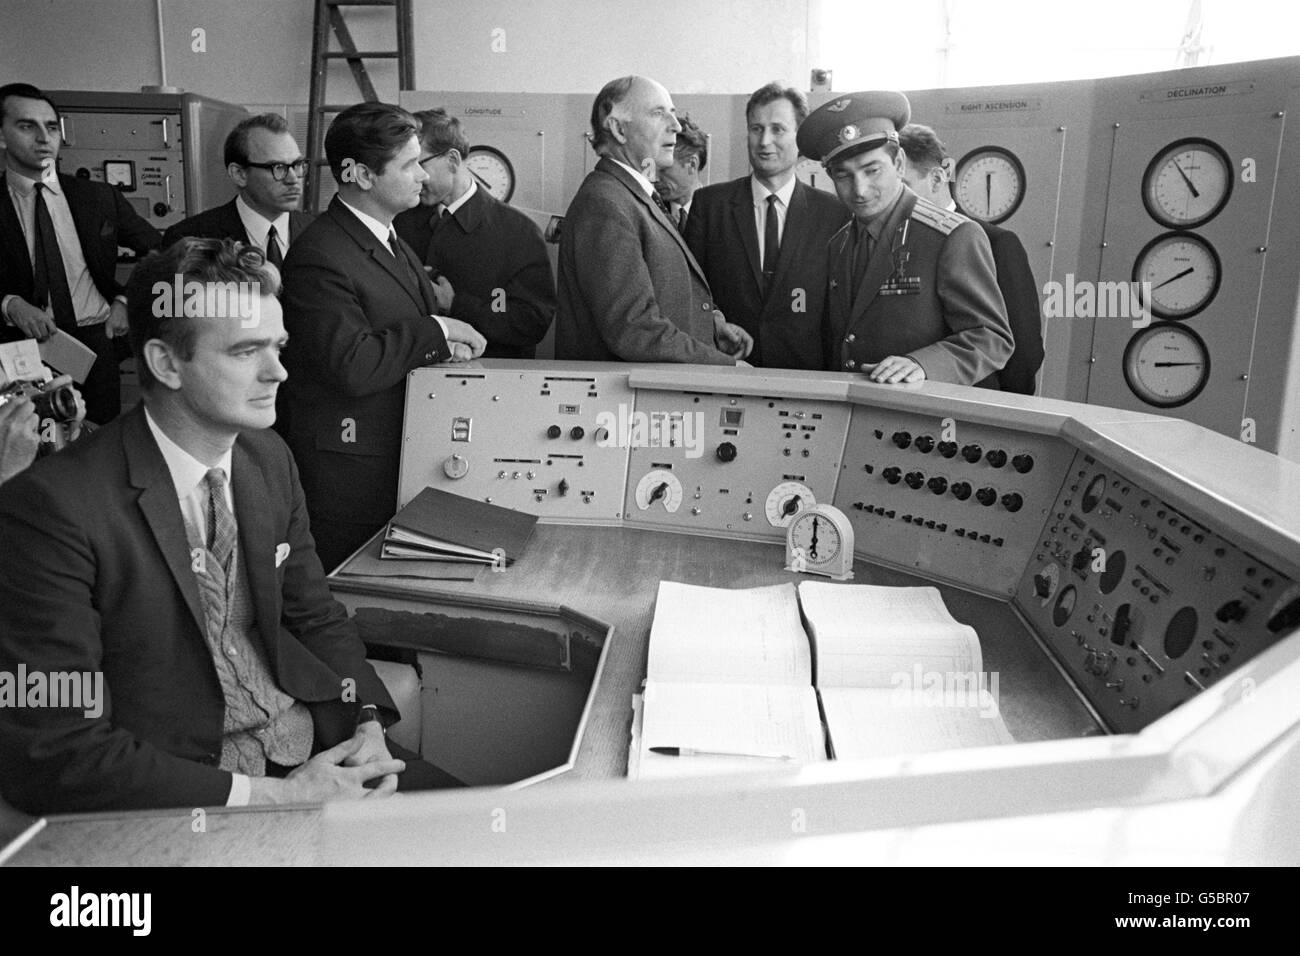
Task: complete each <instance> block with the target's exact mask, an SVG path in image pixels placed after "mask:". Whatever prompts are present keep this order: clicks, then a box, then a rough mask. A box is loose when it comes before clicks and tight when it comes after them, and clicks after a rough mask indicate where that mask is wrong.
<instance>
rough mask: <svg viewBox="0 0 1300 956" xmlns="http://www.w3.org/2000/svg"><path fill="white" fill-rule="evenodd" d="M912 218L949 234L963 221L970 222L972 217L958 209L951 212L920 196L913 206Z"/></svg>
mask: <svg viewBox="0 0 1300 956" xmlns="http://www.w3.org/2000/svg"><path fill="white" fill-rule="evenodd" d="M912 218H913V219H915V220H916V221H917V222H921V223H925V225H927V226H929V227H930V228H931V229H934V230H936V231H938V232H941V233H943V234H944V235H945V236H946V235H949V234H950V233H951V232H952V231H953V230H954V229H956V228H957V227H958V226H960V225H961V224H962V223H963V222H970V219H969V218H967V217H966V216H963V215H962V214H961V213H959V212H957V211H956V210H952V211H951V212H950V211H948V210H947V209H940V208H939V207H938V206H936V205H935V204H934V203H932V202H930V201H929V200H928V199H922V198H921V197H920V196H918V197H917V199H916V205H915V206H913V207H912Z"/></svg>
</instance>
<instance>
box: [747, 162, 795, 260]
mask: <svg viewBox="0 0 1300 956" xmlns="http://www.w3.org/2000/svg"><path fill="white" fill-rule="evenodd" d="M796 182H797V180H796V178H795V177H794V176H791V177H790V180H789V182H787V183H786V184H785V185H784V186H782V187H781V188H780V189H778V190H777V191H776V192H775V193H773V192H772V191H771V190H769V189H768V188H767V187H766V186H764V185H763V184H762V183H760V182H759V181H758V179H757V178H755V177H754V176H750V177H749V189H750V193H751V194H752V195H753V197H754V226H755V228H757V229H758V261H759V262H763V261H764V259H763V253H764V247H765V246H766V241H765V240H766V238H767V197H768V196H776V239H777V242H780V241H782V240H783V239H784V238H785V217H786V216H787V215H788V214H789V212H790V197H791V196H793V195H794V184H795V183H796Z"/></svg>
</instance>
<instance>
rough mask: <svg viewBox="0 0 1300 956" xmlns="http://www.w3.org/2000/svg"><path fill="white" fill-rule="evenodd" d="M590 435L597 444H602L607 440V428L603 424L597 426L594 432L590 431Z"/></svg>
mask: <svg viewBox="0 0 1300 956" xmlns="http://www.w3.org/2000/svg"><path fill="white" fill-rule="evenodd" d="M591 435H592V437H593V438H595V439H596V443H597V444H598V445H599V444H604V443H605V442H607V441H609V429H608V428H606V427H605V426H604V425H601V426H600V427H599V428H597V429H596V430H595V431H594V432H592V433H591Z"/></svg>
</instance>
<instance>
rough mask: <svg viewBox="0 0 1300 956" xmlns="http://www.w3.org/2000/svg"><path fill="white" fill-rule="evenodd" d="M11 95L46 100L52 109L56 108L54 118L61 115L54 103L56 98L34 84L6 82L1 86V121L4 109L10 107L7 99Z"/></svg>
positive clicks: (26, 98)
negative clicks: (47, 94)
mask: <svg viewBox="0 0 1300 956" xmlns="http://www.w3.org/2000/svg"><path fill="white" fill-rule="evenodd" d="M11 96H20V97H22V98H23V99H25V100H44V101H45V102H46V103H49V104H50V109H52V110H54V118H55V119H58V117H59V108H58V106H56V105H55V104H54V100H52V99H50V98H49V97H48V96H46V95H45V94H44V93H42V92H41V91H40V90H39V89H38V88H37V87H35V86H32V85H31V84H30V83H6V84H5V85H4V86H0V121H3V120H4V111H5V109H7V107H8V103H7V101H8V99H9V97H11Z"/></svg>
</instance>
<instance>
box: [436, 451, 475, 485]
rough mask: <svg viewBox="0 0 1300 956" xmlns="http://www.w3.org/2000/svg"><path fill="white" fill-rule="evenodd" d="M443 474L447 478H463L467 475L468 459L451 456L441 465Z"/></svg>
mask: <svg viewBox="0 0 1300 956" xmlns="http://www.w3.org/2000/svg"><path fill="white" fill-rule="evenodd" d="M442 470H443V473H444V474H446V476H447V477H448V478H451V479H453V480H454V479H456V478H464V477H465V476H466V475H467V474H469V459H467V458H465V457H463V456H461V455H452V456H451V457H450V458H448V459H446V460H445V461H443V463H442Z"/></svg>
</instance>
